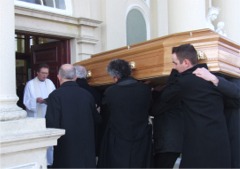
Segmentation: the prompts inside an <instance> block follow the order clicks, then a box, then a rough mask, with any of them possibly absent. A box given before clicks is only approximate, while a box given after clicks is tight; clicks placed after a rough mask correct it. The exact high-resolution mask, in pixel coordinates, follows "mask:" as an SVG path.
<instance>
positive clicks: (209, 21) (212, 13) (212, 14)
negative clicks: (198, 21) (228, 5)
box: [206, 6, 220, 30]
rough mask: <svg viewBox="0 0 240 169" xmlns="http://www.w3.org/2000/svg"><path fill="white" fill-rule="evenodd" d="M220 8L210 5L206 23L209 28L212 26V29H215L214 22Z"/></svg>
mask: <svg viewBox="0 0 240 169" xmlns="http://www.w3.org/2000/svg"><path fill="white" fill-rule="evenodd" d="M219 11H220V9H219V8H217V7H213V6H212V7H210V8H209V11H208V14H207V17H206V24H207V28H210V29H211V30H215V26H214V24H213V21H215V20H216V19H217V17H218V15H219Z"/></svg>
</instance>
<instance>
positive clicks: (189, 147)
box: [177, 65, 230, 168]
mask: <svg viewBox="0 0 240 169" xmlns="http://www.w3.org/2000/svg"><path fill="white" fill-rule="evenodd" d="M198 67H199V65H197V66H194V67H193V68H191V69H189V70H186V71H185V72H183V73H181V76H180V77H179V78H178V82H177V85H178V86H179V90H180V91H179V92H178V94H180V96H181V102H182V105H181V106H182V108H183V114H184V126H185V128H184V143H183V151H182V161H181V164H180V167H181V168H229V167H230V144H229V139H228V131H227V125H226V121H225V117H224V106H223V96H222V94H221V93H220V92H219V91H218V90H217V88H216V87H215V86H214V85H213V84H212V83H211V82H208V81H205V80H203V79H202V78H199V77H197V76H195V75H194V74H192V72H193V71H194V70H195V69H196V68H198ZM201 67H202V66H201Z"/></svg>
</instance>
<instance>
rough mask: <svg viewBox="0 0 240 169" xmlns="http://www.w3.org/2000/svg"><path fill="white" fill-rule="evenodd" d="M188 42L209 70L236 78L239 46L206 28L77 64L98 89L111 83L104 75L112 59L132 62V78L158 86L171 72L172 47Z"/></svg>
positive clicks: (108, 53) (94, 56)
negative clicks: (85, 71)
mask: <svg viewBox="0 0 240 169" xmlns="http://www.w3.org/2000/svg"><path fill="white" fill-rule="evenodd" d="M186 43H191V44H192V45H194V47H195V48H196V49H197V50H198V51H199V52H200V53H202V54H203V55H204V56H205V58H204V57H203V58H201V59H200V60H199V62H200V63H207V65H208V67H209V69H210V71H212V72H219V73H222V74H225V75H228V76H232V77H237V78H240V52H239V51H240V46H239V45H238V44H236V43H234V42H232V41H230V40H229V39H227V38H225V37H222V36H220V35H219V34H217V33H216V32H214V31H212V30H210V29H201V30H194V31H188V32H182V33H176V34H172V35H168V36H164V37H160V38H156V39H153V40H149V41H146V42H143V43H139V44H136V45H132V46H125V47H122V48H118V49H115V50H110V51H106V52H103V53H99V54H95V55H93V56H92V57H91V58H90V59H87V60H84V61H81V62H77V63H75V64H76V65H83V66H85V67H86V68H87V70H89V71H91V77H89V83H90V84H91V85H94V86H101V85H107V84H111V83H113V80H112V79H111V77H110V76H109V75H108V74H107V71H106V67H107V65H108V63H109V62H110V61H111V60H113V59H116V58H120V59H124V60H127V61H129V62H131V61H133V62H134V63H135V68H134V69H133V72H132V75H133V76H134V77H135V78H136V79H138V80H150V81H152V82H154V83H162V81H164V80H165V79H166V77H167V76H168V75H169V73H170V71H171V69H172V66H173V64H172V60H171V51H172V47H174V46H179V45H181V44H186Z"/></svg>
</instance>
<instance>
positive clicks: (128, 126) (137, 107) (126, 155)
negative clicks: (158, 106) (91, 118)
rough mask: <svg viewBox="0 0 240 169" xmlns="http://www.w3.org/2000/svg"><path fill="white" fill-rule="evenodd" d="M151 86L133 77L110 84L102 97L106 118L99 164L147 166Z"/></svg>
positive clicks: (122, 166) (150, 135)
mask: <svg viewBox="0 0 240 169" xmlns="http://www.w3.org/2000/svg"><path fill="white" fill-rule="evenodd" d="M150 102H151V90H150V88H149V87H148V86H147V85H145V84H143V83H141V82H138V81H136V80H135V79H132V78H127V79H122V80H121V81H120V82H118V83H117V84H115V85H113V86H111V87H109V88H108V89H107V90H106V91H105V94H104V97H103V108H102V109H103V112H102V113H103V114H104V116H105V117H106V116H107V117H108V122H107V127H106V130H105V135H104V136H103V140H102V145H101V151H100V155H99V163H98V167H101V168H146V167H149V165H150V153H151V137H152V134H151V126H149V124H148V111H149V106H150Z"/></svg>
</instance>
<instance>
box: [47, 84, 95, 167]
mask: <svg viewBox="0 0 240 169" xmlns="http://www.w3.org/2000/svg"><path fill="white" fill-rule="evenodd" d="M95 109H96V108H95V103H94V99H93V97H92V96H91V94H89V93H88V92H87V91H86V90H84V89H81V88H80V87H79V86H78V84H77V83H76V82H72V81H70V82H65V83H63V84H62V85H61V86H60V88H58V89H57V90H55V91H53V92H52V93H51V94H50V95H49V97H48V107H47V113H46V126H47V127H50V128H60V129H65V130H66V134H65V135H64V136H62V137H60V138H59V139H58V144H57V146H55V147H54V161H53V167H56V168H89V167H90V168H94V167H95V166H96V162H95V146H94V124H93V111H95Z"/></svg>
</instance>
